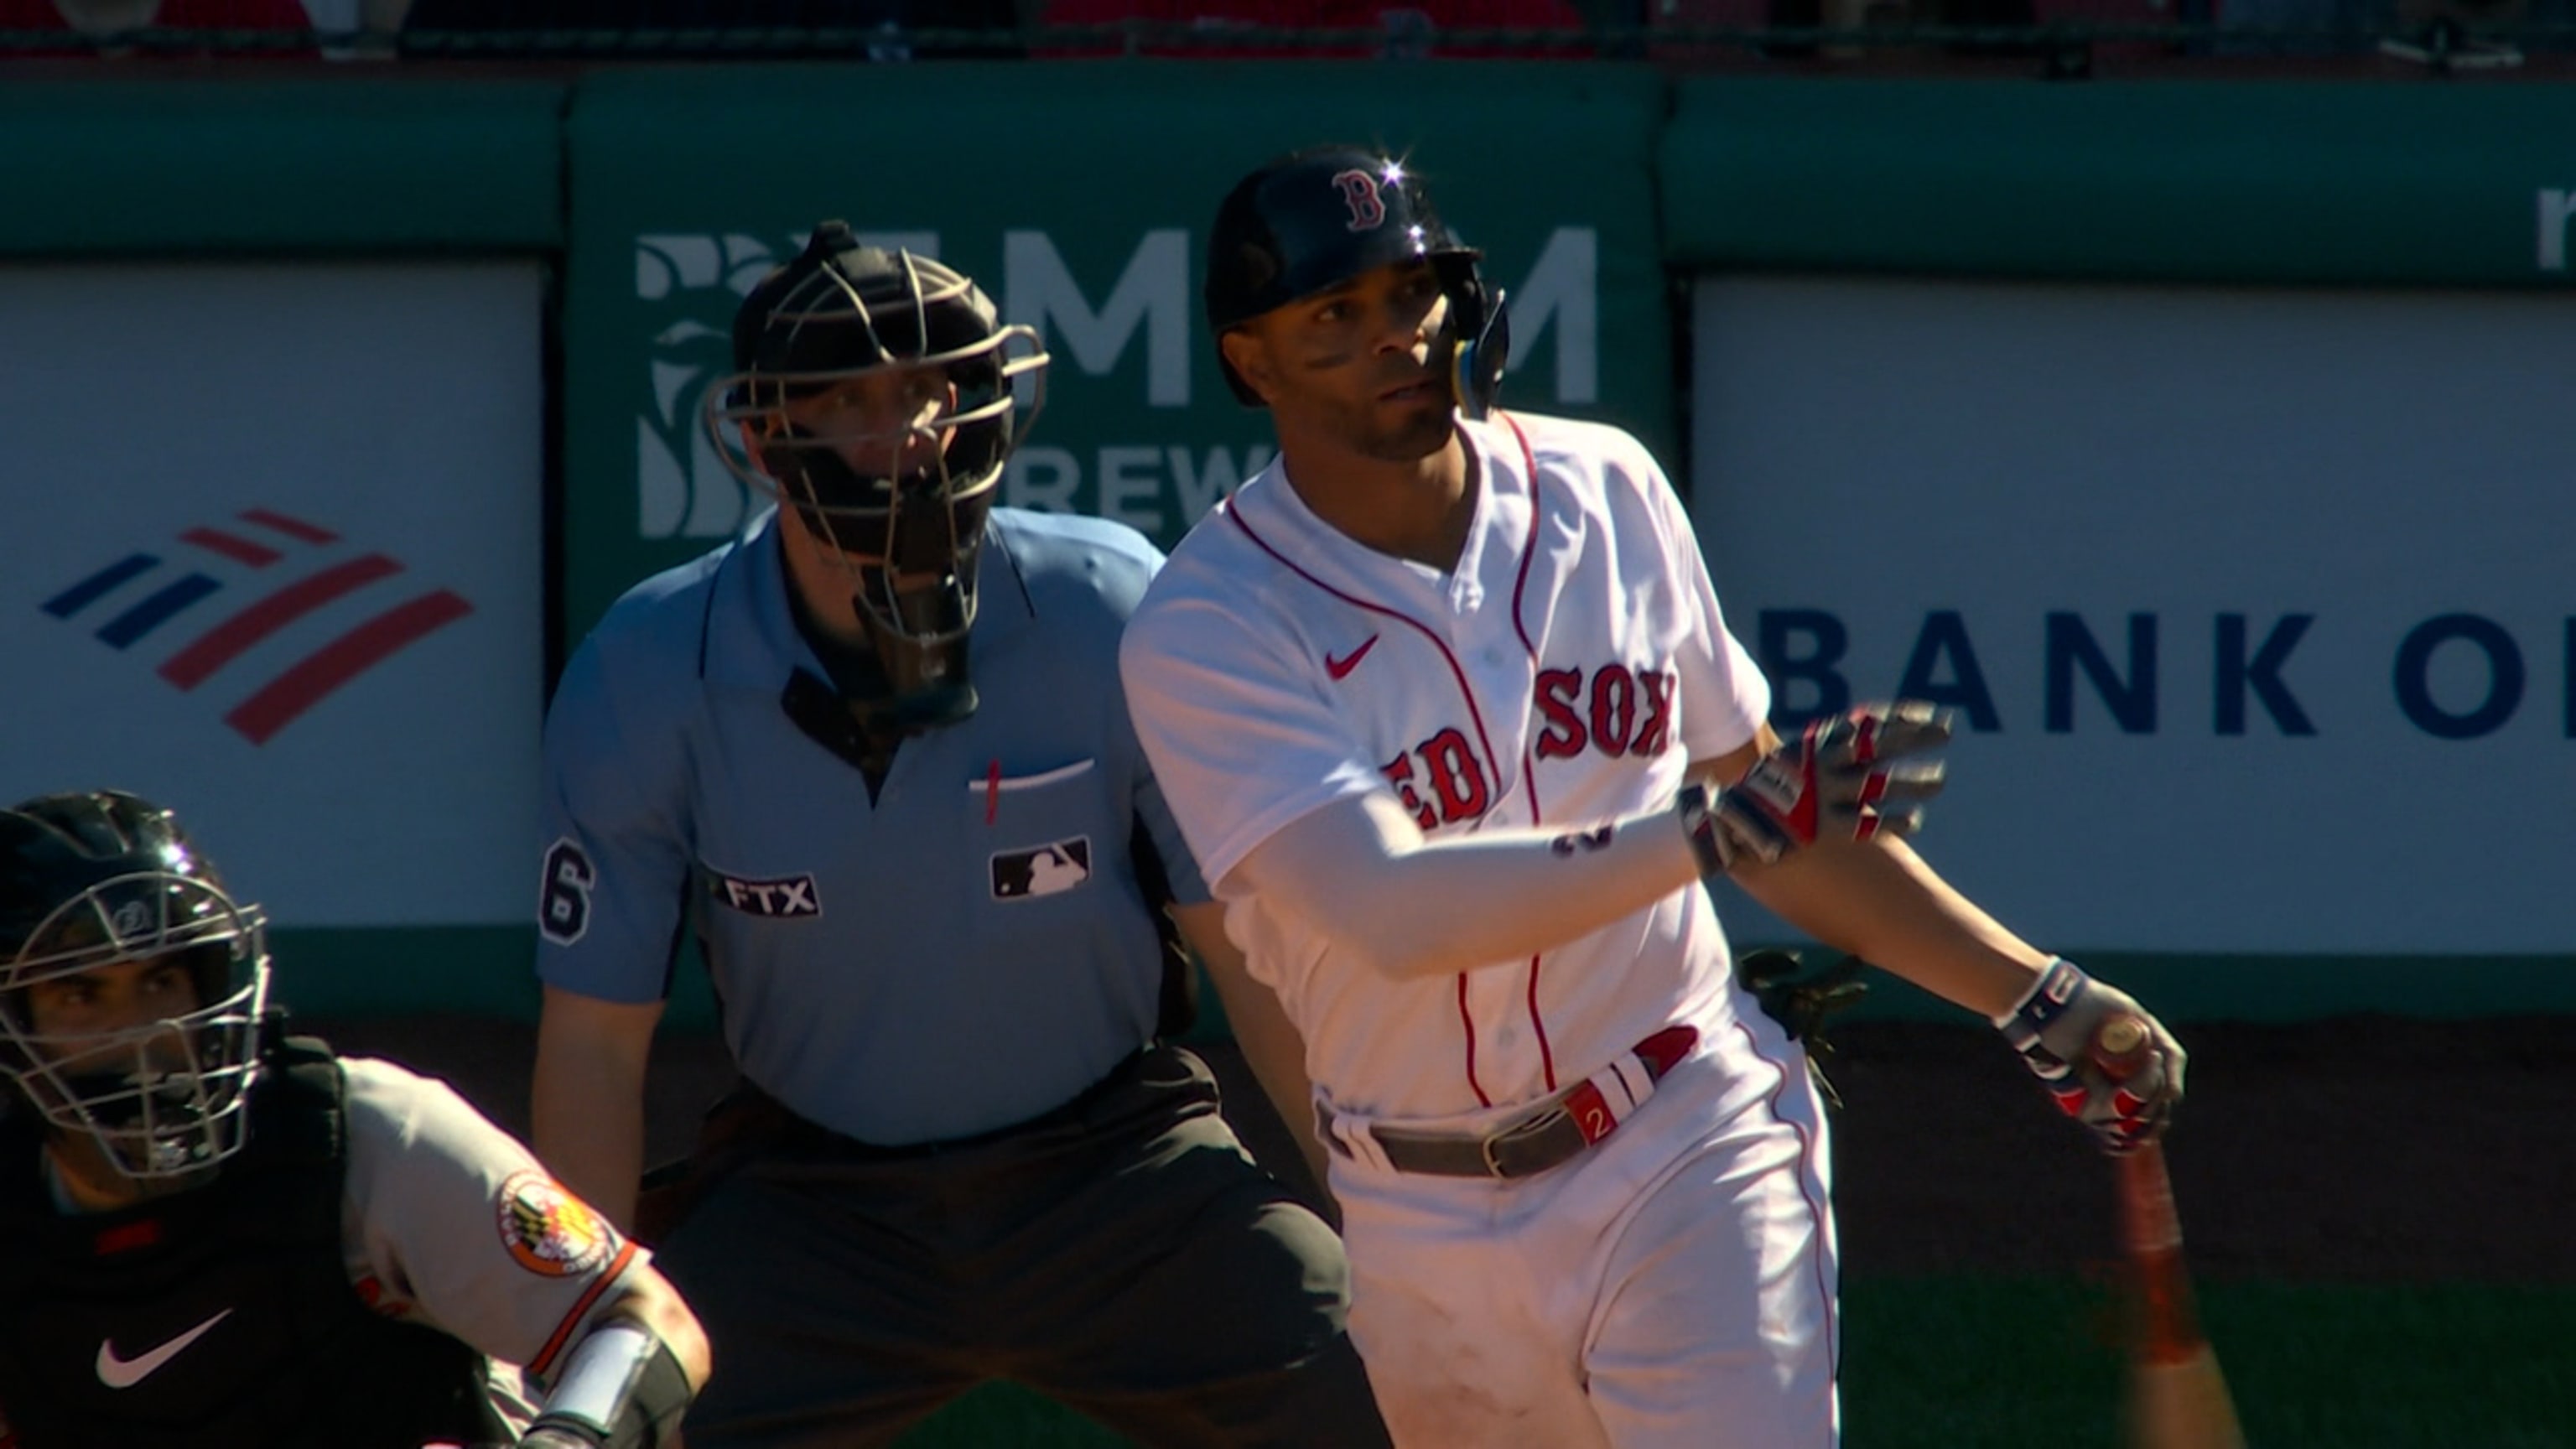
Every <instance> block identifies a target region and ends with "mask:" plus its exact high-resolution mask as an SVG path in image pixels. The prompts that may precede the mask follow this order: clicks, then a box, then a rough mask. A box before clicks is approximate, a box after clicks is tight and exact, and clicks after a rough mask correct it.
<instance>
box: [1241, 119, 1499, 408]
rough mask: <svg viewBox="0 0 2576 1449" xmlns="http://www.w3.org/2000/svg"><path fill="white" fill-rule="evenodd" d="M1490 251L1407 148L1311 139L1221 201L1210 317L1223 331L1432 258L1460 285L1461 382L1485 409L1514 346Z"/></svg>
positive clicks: (1444, 286) (1246, 397) (1456, 366)
mask: <svg viewBox="0 0 2576 1449" xmlns="http://www.w3.org/2000/svg"><path fill="white" fill-rule="evenodd" d="M1483 258H1484V253H1483V252H1480V251H1478V250H1477V249H1475V248H1474V247H1471V246H1468V245H1466V244H1465V243H1463V242H1461V241H1459V240H1458V238H1457V237H1456V236H1455V235H1453V234H1452V233H1451V232H1450V230H1449V228H1448V227H1447V225H1445V224H1444V223H1443V222H1442V221H1441V220H1440V214H1439V213H1438V212H1437V211H1435V210H1433V209H1432V205H1431V193H1430V191H1429V189H1428V188H1426V187H1425V186H1424V185H1423V182H1422V178H1421V177H1419V176H1416V175H1415V174H1413V173H1412V172H1411V171H1409V170H1407V169H1406V168H1405V165H1404V163H1403V162H1402V161H1401V160H1399V159H1397V158H1395V157H1392V156H1388V155H1386V154H1384V153H1383V152H1379V151H1374V150H1371V149H1369V148H1367V147H1363V146H1316V147H1310V148H1308V149H1306V150H1303V151H1296V152H1291V153H1290V154H1288V155H1285V156H1281V157H1278V158H1276V159H1275V160H1272V161H1270V162H1268V163H1266V164H1265V165H1263V166H1262V167H1261V168H1260V169H1258V170H1256V171H1254V172H1253V173H1252V174H1251V175H1249V176H1246V177H1244V178H1243V179H1242V180H1241V181H1239V182H1237V183H1235V187H1234V190H1232V191H1231V192H1228V193H1227V194H1226V198H1225V201H1224V202H1223V203H1222V204H1221V205H1219V206H1218V207H1217V213H1216V225H1215V226H1214V228H1212V229H1211V230H1210V231H1209V233H1208V263H1207V287H1206V293H1205V298H1206V303H1207V320H1208V327H1209V330H1210V331H1212V332H1214V333H1215V334H1216V335H1218V336H1223V335H1224V334H1225V333H1227V332H1229V331H1231V330H1232V329H1234V328H1236V327H1240V326H1242V325H1243V324H1244V323H1246V322H1249V321H1251V320H1252V319H1253V318H1255V317H1258V316H1260V315H1262V314H1263V313H1265V312H1269V311H1273V310H1275V309H1277V308H1280V307H1284V306H1286V305H1288V304H1289V303H1291V302H1294V301H1296V300H1297V299H1298V298H1300V297H1307V296H1312V295H1313V294H1315V293H1317V292H1320V291H1323V290H1324V289H1326V288H1328V287H1332V286H1336V285H1339V284H1340V283H1342V282H1346V281H1348V280H1350V279H1351V278H1353V277H1356V276H1358V275H1360V274H1361V273H1363V272H1369V271H1374V270H1375V269H1377V268H1379V267H1383V266H1388V265H1392V264H1394V263H1397V262H1410V261H1417V260H1419V261H1427V262H1429V263H1431V264H1432V266H1433V267H1434V268H1435V269H1436V270H1437V271H1438V273H1439V277H1440V286H1441V290H1442V291H1443V292H1445V293H1447V294H1448V297H1449V335H1450V337H1451V338H1452V339H1454V350H1453V351H1452V353H1451V354H1450V382H1451V386H1452V389H1453V391H1454V392H1455V393H1456V394H1457V398H1458V403H1459V405H1460V406H1461V407H1463V408H1465V409H1466V410H1467V415H1468V416H1469V417H1481V416H1483V415H1484V412H1485V410H1486V409H1487V408H1489V407H1491V406H1492V404H1493V397H1494V389H1495V387H1496V386H1497V385H1498V384H1499V383H1500V382H1501V381H1502V374H1503V364H1504V362H1505V361H1506V360H1507V359H1508V356H1509V354H1510V350H1511V333H1510V329H1509V327H1508V326H1507V325H1506V324H1505V322H1504V313H1503V292H1502V289H1501V288H1499V287H1491V286H1488V285H1486V282H1485V279H1484V275H1483V273H1482V272H1481V271H1480V270H1479V269H1478V266H1477V264H1478V263H1479V262H1480V261H1482V260H1483ZM1217 365H1218V366H1219V367H1221V368H1223V369H1224V370H1225V380H1226V383H1227V385H1229V386H1231V387H1232V388H1233V389H1234V395H1235V396H1236V397H1237V398H1240V399H1241V400H1242V401H1243V402H1244V403H1245V404H1246V405H1248V406H1253V407H1258V406H1260V404H1261V396H1260V394H1258V393H1256V392H1254V391H1253V390H1252V389H1251V387H1250V386H1248V385H1246V384H1245V382H1244V380H1243V379H1242V378H1241V377H1239V376H1237V375H1236V374H1235V371H1234V367H1233V365H1232V364H1230V363H1228V362H1226V360H1225V354H1224V352H1223V350H1222V349H1220V350H1219V351H1218V353H1217Z"/></svg>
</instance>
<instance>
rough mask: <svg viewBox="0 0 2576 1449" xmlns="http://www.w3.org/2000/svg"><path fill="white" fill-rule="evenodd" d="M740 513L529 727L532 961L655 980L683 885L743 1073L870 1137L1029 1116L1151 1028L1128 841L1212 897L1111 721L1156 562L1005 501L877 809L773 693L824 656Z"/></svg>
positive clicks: (580, 657) (601, 642)
mask: <svg viewBox="0 0 2576 1449" xmlns="http://www.w3.org/2000/svg"><path fill="white" fill-rule="evenodd" d="M776 526H777V525H776V515H775V513H768V514H765V515H763V516H762V517H761V518H760V519H758V520H757V521H755V523H754V524H753V525H752V526H751V527H750V529H749V531H748V532H747V533H746V535H745V536H744V537H743V538H742V539H741V540H739V541H737V542H735V543H732V544H728V545H726V546H724V547H722V548H719V549H716V550H714V551H713V552H711V553H709V554H707V555H706V556H704V557H702V558H700V559H698V560H696V561H694V562H691V563H689V564H686V565H683V566H682V567H680V568H677V569H673V570H670V571H668V572H666V573H663V574H660V575H657V576H656V577H654V578H652V579H649V580H646V581H645V582H644V583H643V584H641V585H638V586H637V587H636V588H635V589H634V590H632V591H631V592H629V593H628V594H627V595H626V597H625V598H623V599H621V600H620V601H619V602H618V603H617V605H616V606H615V607H614V608H612V609H611V610H610V611H609V613H608V615H607V617H606V618H605V619H603V620H602V621H601V623H600V625H599V627H598V628H597V629H595V630H593V631H592V633H591V636H590V637H589V638H588V639H587V640H585V641H584V642H583V644H582V646H581V647H580V649H578V650H577V651H576V652H575V654H574V657H573V659H572V661H571V662H570V664H569V665H568V666H567V667H566V670H565V674H564V678H563V681H562V683H561V685H560V687H559V688H558V690H557V692H556V695H555V699H554V703H553V705H552V707H551V709H550V711H549V714H548V718H547V722H546V736H545V776H544V778H545V791H544V821H543V828H542V834H541V839H540V844H541V848H542V849H543V850H544V852H545V867H544V872H545V873H544V877H543V891H544V900H543V903H542V914H541V920H540V928H541V930H540V934H541V944H540V947H539V961H538V972H539V975H540V976H541V977H542V978H543V979H544V980H545V982H546V983H547V984H548V985H551V986H554V987H558V988H561V989H564V990H568V991H574V992H579V993H581V994H583V995H586V996H593V997H598V998H601V999H604V1000H609V1001H620V1002H648V1001H653V1000H656V999H658V998H660V997H662V996H664V995H665V994H667V991H668V986H669V964H670V962H671V960H672V957H673V952H674V946H675V943H676V942H677V941H678V940H679V939H680V932H681V931H682V929H683V921H684V917H683V914H682V912H683V906H684V903H686V905H687V906H688V907H689V909H690V910H691V911H692V912H693V914H694V917H695V919H696V920H697V921H698V922H699V929H700V930H701V931H702V932H703V935H704V938H705V940H706V941H707V944H708V954H709V967H710V970H711V971H712V972H713V973H714V977H715V984H716V989H717V992H718V994H719V996H720V997H721V998H722V1000H723V1003H724V1013H723V1014H724V1029H725V1034H726V1038H727V1041H728V1043H729V1044H730V1045H731V1047H732V1049H733V1052H734V1056H735V1058H736V1059H737V1060H738V1061H739V1062H740V1063H741V1064H742V1066H743V1069H744V1071H745V1073H746V1074H747V1075H748V1076H750V1077H751V1079H752V1080H754V1081H755V1082H758V1083H759V1084H760V1085H761V1086H763V1087H765V1088H767V1089H768V1090H769V1091H770V1092H771V1093H773V1094H774V1095H776V1096H777V1097H778V1098H780V1099H781V1100H782V1101H784V1102H786V1103H787V1104H788V1105H789V1106H790V1107H793V1108H794V1109H796V1110H797V1111H798V1112H800V1113H802V1114H804V1115H805V1116H807V1117H809V1118H811V1119H813V1120H814V1121H817V1122H821V1123H823V1124H824V1125H826V1126H829V1127H833V1128H835V1129H837V1130H839V1131H842V1132H845V1133H848V1134H850V1135H852V1136H854V1137H859V1138H862V1139H864V1140H867V1141H871V1142H879V1143H887V1144H896V1143H907V1142H918V1141H926V1140H931V1139H937V1138H945V1137H956V1136H963V1135H967V1134H970V1133H975V1132H980V1131H984V1130H987V1129H990V1128H993V1127H998V1126H1003V1125H1006V1124H1008V1123H1011V1122H1016V1121H1020V1120H1022V1119H1024V1118H1028V1117H1032V1116H1035V1115H1037V1114H1038V1113H1041V1112H1043V1111H1045V1110H1047V1109H1048V1108H1050V1107H1053V1106H1056V1105H1057V1104H1059V1103H1061V1102H1063V1101H1065V1100H1066V1099H1068V1098H1070V1097H1072V1096H1073V1095H1074V1094H1075V1093H1077V1092H1079V1091H1080V1090H1081V1089H1082V1088H1083V1087H1085V1086H1087V1085H1089V1084H1090V1083H1091V1082H1093V1081H1095V1080H1097V1079H1098V1078H1099V1077H1100V1076H1101V1075H1102V1074H1103V1073H1104V1072H1106V1071H1107V1070H1108V1069H1109V1068H1110V1067H1111V1066H1112V1065H1114V1064H1115V1063H1116V1062H1117V1061H1118V1060H1119V1059H1120V1058H1121V1057H1123V1056H1125V1055H1126V1054H1127V1053H1129V1052H1130V1051H1133V1050H1134V1049H1135V1048H1136V1047H1137V1046H1139V1045H1140V1044H1142V1043H1143V1042H1144V1041H1145V1040H1146V1039H1147V1038H1148V1037H1149V1036H1150V1035H1151V1034H1152V1032H1153V1029H1154V1022H1155V1015H1156V1009H1157V1005H1158V1001H1159V997H1160V991H1161V980H1162V965H1161V959H1160V953H1159V951H1158V949H1157V945H1156V938H1155V931H1154V923H1153V919H1152V917H1151V915H1150V914H1149V913H1148V910H1147V908H1146V905H1145V901H1144V896H1143V893H1142V891H1141V890H1140V889H1139V887H1138V883H1137V879H1136V873H1135V869H1134V866H1133V863H1132V859H1131V856H1130V853H1129V851H1130V842H1131V836H1132V835H1133V833H1134V832H1135V831H1136V830H1137V828H1138V827H1139V824H1140V822H1141V825H1142V827H1143V828H1144V829H1145V830H1146V831H1148V832H1149V834H1150V838H1151V840H1152V841H1153V843H1154V845H1155V846H1156V847H1157V853H1158V854H1159V856H1160V858H1161V859H1162V861H1163V862H1164V863H1165V868H1166V871H1167V873H1168V874H1169V876H1170V879H1171V883H1172V888H1173V891H1174V893H1175V894H1176V895H1177V896H1178V897H1179V898H1180V899H1181V900H1184V901H1200V900H1205V899H1206V898H1207V891H1206V887H1205V885H1204V884H1203V883H1202V882H1201V881H1200V879H1199V873H1198V870H1197V867H1196V866H1195V865H1193V864H1192V863H1191V861H1190V858H1189V855H1188V852H1187V849H1186V847H1185V846H1183V845H1182V844H1181V841H1180V836H1179V832H1178V831H1177V829H1176V828H1175V827H1174V826H1173V824H1172V821H1171V817H1170V814H1169V812H1168V811H1167V810H1166V809H1165V808H1164V806H1163V802H1162V798H1161V795H1160V793H1159V792H1158V791H1157V790H1156V789H1155V787H1154V783H1153V780H1152V777H1151V775H1150V774H1149V773H1148V771H1147V769H1146V766H1145V762H1144V757H1143V754H1142V752H1141V751H1140V749H1139V748H1138V746H1137V743H1136V738H1135V734H1134V731H1133V729H1132V727H1131V726H1130V724H1129V722H1128V717H1127V706H1126V699H1125V695H1124V693H1123V691H1122V689H1121V686H1120V683H1119V678H1118V660H1117V648H1118V637H1119V633H1120V631H1121V630H1122V628H1123V627H1124V625H1125V622H1126V619H1127V616H1128V614H1129V613H1130V612H1131V611H1132V610H1133V609H1134V607H1135V604H1136V601H1137V599H1138V598H1139V597H1141V596H1142V594H1143V592H1144V588H1145V585H1146V583H1147V581H1148V580H1149V579H1150V578H1151V577H1152V575H1153V573H1154V570H1155V569H1156V568H1157V567H1159V566H1160V564H1161V562H1162V556H1161V555H1160V554H1159V553H1158V552H1157V551H1156V550H1155V549H1154V548H1153V546H1152V545H1151V544H1149V543H1148V542H1146V540H1145V539H1144V537H1143V536H1142V535H1141V534H1138V533H1136V532H1135V531H1134V530H1132V529H1128V528H1125V527H1123V526H1121V525H1117V524H1112V523H1106V522H1103V521H1100V520H1097V519H1090V518H1076V517H1069V516H1062V515H1052V514H1037V513H1027V512H1021V511H1018V510H1013V509H997V510H995V511H994V513H993V515H992V521H991V525H990V531H989V533H988V536H987V539H986V543H985V547H984V551H983V557H982V565H981V567H982V576H981V580H980V584H979V594H980V605H979V609H978V614H977V617H976V621H975V628H974V634H973V639H972V656H971V672H972V677H973V680H974V684H975V688H976V690H977V692H978V694H979V695H980V696H981V698H982V706H981V707H980V708H979V709H978V710H977V711H976V713H975V715H974V717H973V718H971V719H969V720H967V721H966V722H965V723H963V724H958V725H953V726H949V727H947V728H944V729H939V730H935V731H932V732H930V733H928V734H925V735H922V736H918V737H915V738H913V739H910V740H907V741H905V743H904V745H903V747H902V749H901V750H900V751H899V752H898V753H897V754H896V756H895V760H894V767H893V770H892V771H891V773H890V774H889V775H888V777H887V779H886V781H885V785H884V788H883V789H882V790H881V791H880V793H879V795H878V798H877V799H876V800H875V801H874V802H873V803H871V802H870V800H869V798H868V791H867V787H866V784H865V782H864V781H863V780H862V779H861V777H860V774H859V772H858V770H857V769H856V768H855V767H854V766H852V765H850V764H849V763H847V762H845V761H844V760H843V759H841V758H840V757H839V756H837V755H835V754H833V753H832V752H830V751H829V750H827V749H825V748H824V747H823V746H821V745H819V744H817V743H815V742H814V741H813V740H812V739H810V738H808V737H807V736H806V735H805V734H804V733H803V732H802V731H801V730H799V729H798V727H797V726H796V725H795V723H794V722H793V721H791V720H790V719H789V718H788V716H787V714H786V712H785V710H784V709H783V708H782V707H781V704H780V697H781V694H782V692H783V690H784V688H785V686H786V684H787V682H788V679H789V678H790V676H791V674H792V673H793V671H794V670H796V669H797V668H799V667H802V668H805V669H808V670H812V671H814V672H815V673H817V674H820V673H821V672H822V671H821V666H820V663H819V662H818V661H817V660H816V659H815V657H814V655H813V651H812V650H811V649H810V648H809V647H808V646H807V645H806V643H805V641H804V639H803V638H802V636H800V635H799V634H798V633H797V631H796V628H795V625H794V623H793V621H792V619H791V618H790V616H789V612H788V603H787V588H788V583H787V578H786V566H785V562H784V560H783V559H782V558H781V557H780V554H779V549H778V541H777V538H776V534H775V529H776Z"/></svg>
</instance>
